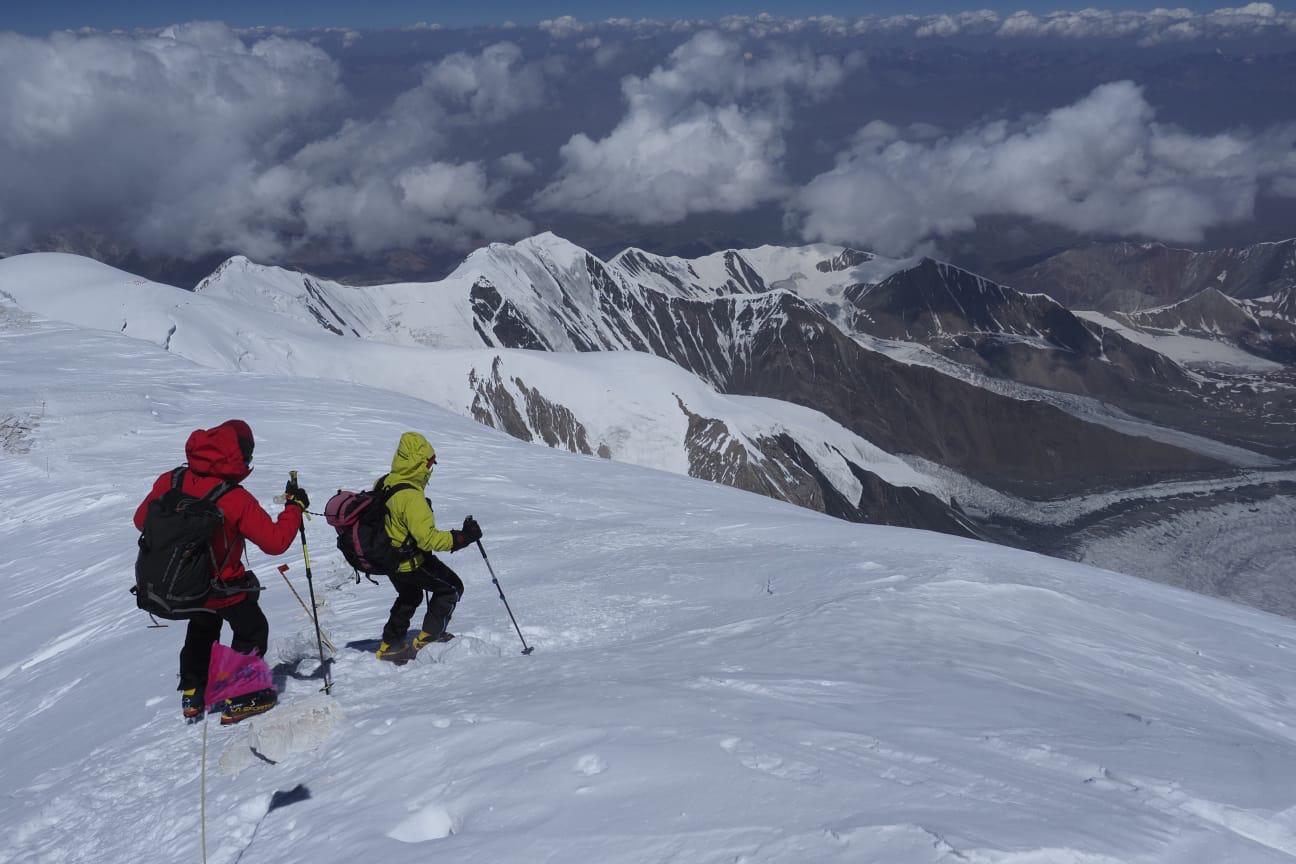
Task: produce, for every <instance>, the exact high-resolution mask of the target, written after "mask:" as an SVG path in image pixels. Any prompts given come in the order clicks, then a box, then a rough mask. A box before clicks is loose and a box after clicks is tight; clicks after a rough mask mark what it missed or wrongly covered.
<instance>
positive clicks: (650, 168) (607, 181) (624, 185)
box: [536, 31, 849, 225]
mask: <svg viewBox="0 0 1296 864" xmlns="http://www.w3.org/2000/svg"><path fill="white" fill-rule="evenodd" d="M848 65H849V60H848V61H847V62H843V61H842V60H840V59H838V58H836V57H832V56H824V55H818V56H816V55H814V54H812V53H809V52H804V51H803V52H795V51H791V50H788V49H782V48H776V49H775V50H772V51H768V52H766V54H765V55H764V56H762V57H760V58H756V57H754V56H753V55H752V54H750V53H745V52H744V51H743V50H742V48H741V46H740V45H739V43H738V42H737V41H735V40H733V39H729V38H726V37H724V36H722V35H720V34H717V33H715V32H712V31H703V32H701V33H699V34H697V35H695V36H693V37H692V38H691V39H689V40H688V41H687V42H685V43H684V44H683V45H681V46H680V47H679V48H677V49H676V50H675V51H673V52H672V53H671V54H670V56H669V57H668V58H667V61H666V63H664V64H662V65H661V66H658V67H657V68H656V69H654V70H653V71H652V72H651V73H650V74H649V75H647V76H645V77H643V78H638V77H633V76H631V77H628V78H626V79H625V81H624V82H622V86H621V89H622V92H623V94H624V96H625V100H626V103H627V104H628V106H629V109H628V111H627V113H626V115H625V117H624V118H623V119H622V120H621V122H620V123H619V124H617V126H616V128H615V129H613V130H612V132H611V133H610V134H608V135H607V136H606V137H604V138H601V139H599V140H597V141H595V140H593V139H591V138H590V137H589V136H588V135H585V134H583V133H581V134H577V135H573V136H572V137H571V139H570V140H569V141H568V142H567V144H565V145H564V146H563V147H562V149H561V150H560V155H561V157H562V161H563V165H562V170H561V172H560V174H559V176H558V179H557V180H555V181H554V182H553V183H552V184H550V185H549V186H548V187H546V188H545V189H544V190H543V191H542V192H541V193H540V194H539V195H538V196H537V199H536V202H537V204H538V205H539V206H540V207H542V208H544V209H547V210H564V211H568V212H577V213H588V214H598V215H605V216H612V217H615V218H617V219H620V220H622V221H625V222H634V223H639V224H649V225H651V224H661V223H668V222H676V221H679V220H680V219H683V218H684V217H686V216H688V215H689V214H691V213H695V212H724V213H732V212H737V211H740V210H746V209H748V208H750V207H753V206H755V205H757V204H759V203H760V202H762V201H768V200H771V199H774V198H779V197H781V196H782V195H783V194H784V192H785V188H784V183H783V180H782V178H781V170H780V167H779V165H780V160H781V159H782V157H783V154H784V148H785V145H784V140H783V134H784V130H785V129H786V127H787V125H788V123H789V122H790V106H789V100H790V99H791V98H792V97H793V95H795V96H797V97H800V98H804V99H809V100H814V99H817V98H820V97H822V96H823V95H825V94H827V93H828V92H830V91H832V90H833V88H835V87H837V86H838V85H839V84H840V83H841V81H842V78H843V75H844V74H845V69H846V67H847V66H848Z"/></svg>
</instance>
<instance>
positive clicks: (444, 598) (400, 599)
mask: <svg viewBox="0 0 1296 864" xmlns="http://www.w3.org/2000/svg"><path fill="white" fill-rule="evenodd" d="M387 578H388V579H390V580H391V583H392V585H393V586H394V587H395V588H396V602H395V603H393V604H392V608H391V615H390V616H389V617H388V618H387V626H386V627H383V632H382V639H383V641H384V642H386V643H387V644H388V645H397V644H400V643H401V642H403V641H404V640H405V634H406V633H408V632H409V626H410V619H412V618H413V617H414V613H415V612H417V611H418V607H419V603H421V602H422V601H423V592H424V591H430V592H431V593H432V596H431V597H430V598H428V604H427V612H426V613H425V614H424V615H423V630H424V631H425V632H427V633H429V634H431V636H432V638H433V639H435V638H436V637H438V636H440V635H441V634H442V633H444V632H445V630H446V627H448V626H449V625H450V616H451V615H453V614H454V610H455V606H457V605H458V603H459V598H460V597H462V596H463V590H464V586H463V582H461V581H460V579H459V577H458V576H456V575H455V572H454V571H453V570H451V569H450V568H449V567H447V566H446V565H444V564H442V563H441V561H440V559H438V558H436V557H434V556H431V555H429V556H428V558H427V560H425V561H424V562H423V563H422V564H420V565H419V566H418V567H416V568H415V569H413V570H411V571H410V572H408V573H397V574H396V575H394V576H388V577H387Z"/></svg>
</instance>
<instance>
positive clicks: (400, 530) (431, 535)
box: [383, 432, 454, 573]
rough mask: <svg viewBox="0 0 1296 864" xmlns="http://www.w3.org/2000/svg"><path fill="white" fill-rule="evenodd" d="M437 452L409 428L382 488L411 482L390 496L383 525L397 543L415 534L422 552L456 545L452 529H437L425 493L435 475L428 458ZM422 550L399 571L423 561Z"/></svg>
mask: <svg viewBox="0 0 1296 864" xmlns="http://www.w3.org/2000/svg"><path fill="white" fill-rule="evenodd" d="M435 456H436V451H435V450H433V449H432V445H431V444H429V443H428V440H427V439H426V438H424V437H423V436H422V435H420V434H419V433H417V432H406V433H405V434H404V435H402V436H401V438H400V444H399V445H397V447H396V455H395V456H393V457H392V463H391V473H390V474H388V475H387V477H386V479H384V480H383V488H389V487H392V486H395V485H396V484H398V483H409V484H411V485H412V486H413V487H414V488H413V489H401V490H399V491H397V492H396V493H395V494H394V495H392V496H391V498H389V499H387V517H386V520H385V521H384V523H383V525H384V527H385V528H386V529H387V536H388V537H390V538H391V540H392V543H394V544H395V545H397V546H400V545H401V544H403V543H404V542H405V540H406V538H413V540H414V545H415V546H417V547H418V548H419V549H421V550H422V552H449V551H450V549H451V547H453V545H454V538H453V537H451V536H450V532H449V531H438V530H437V527H436V517H435V516H433V514H432V507H431V505H429V504H428V502H427V499H425V498H424V497H423V490H424V489H425V488H426V487H427V482H428V478H429V477H431V476H432V468H431V466H430V465H428V460H429V459H432V458H434V457H435ZM422 552H420V553H419V554H417V555H416V556H415V557H414V558H413V559H411V560H410V561H407V562H405V563H404V564H402V565H401V566H400V571H401V572H402V573H408V572H409V571H411V570H413V569H415V568H416V567H418V566H419V564H421V563H423V559H424V555H423V554H422Z"/></svg>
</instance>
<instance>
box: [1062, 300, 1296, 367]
mask: <svg viewBox="0 0 1296 864" xmlns="http://www.w3.org/2000/svg"><path fill="white" fill-rule="evenodd" d="M1152 311H1156V310H1152ZM1075 314H1076V315H1077V316H1078V317H1080V318H1084V319H1085V320H1087V321H1092V322H1094V323H1095V324H1100V325H1102V326H1103V327H1106V328H1107V329H1108V330H1115V331H1116V332H1117V333H1119V334H1120V335H1122V336H1124V337H1125V338H1126V339H1128V340H1130V341H1131V342H1134V343H1137V344H1139V345H1142V346H1143V347H1144V348H1150V349H1152V350H1153V351H1155V352H1157V353H1158V354H1162V355H1164V356H1165V357H1168V358H1169V359H1171V360H1173V361H1174V362H1176V363H1178V364H1179V365H1181V366H1188V367H1190V368H1191V367H1199V368H1200V367H1205V368H1207V369H1220V370H1223V371H1229V370H1234V371H1243V372H1279V371H1281V370H1282V369H1284V368H1285V367H1284V366H1283V365H1282V364H1281V363H1275V362H1274V361H1272V360H1266V359H1264V358H1263V357H1257V356H1256V355H1254V354H1251V353H1248V352H1246V351H1243V350H1242V349H1241V348H1239V347H1237V346H1236V345H1234V344H1232V343H1231V342H1227V341H1225V340H1223V339H1206V338H1203V337H1201V336H1189V335H1186V334H1184V333H1171V332H1169V331H1150V330H1136V329H1134V328H1133V327H1130V326H1128V325H1125V324H1122V323H1121V322H1120V321H1117V320H1116V319H1115V318H1112V317H1110V316H1108V315H1104V314H1103V313H1101V312H1076V313H1075Z"/></svg>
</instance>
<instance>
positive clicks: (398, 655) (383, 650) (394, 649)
mask: <svg viewBox="0 0 1296 864" xmlns="http://www.w3.org/2000/svg"><path fill="white" fill-rule="evenodd" d="M374 656H375V657H377V658H378V659H379V660H386V661H387V662H388V663H395V664H396V665H397V666H404V665H405V664H406V663H408V662H409V661H410V658H411V657H413V656H414V652H413V651H411V650H410V646H409V643H408V642H404V641H402V642H397V643H390V642H383V643H382V644H381V645H379V646H378V650H377V651H375V652H374Z"/></svg>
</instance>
